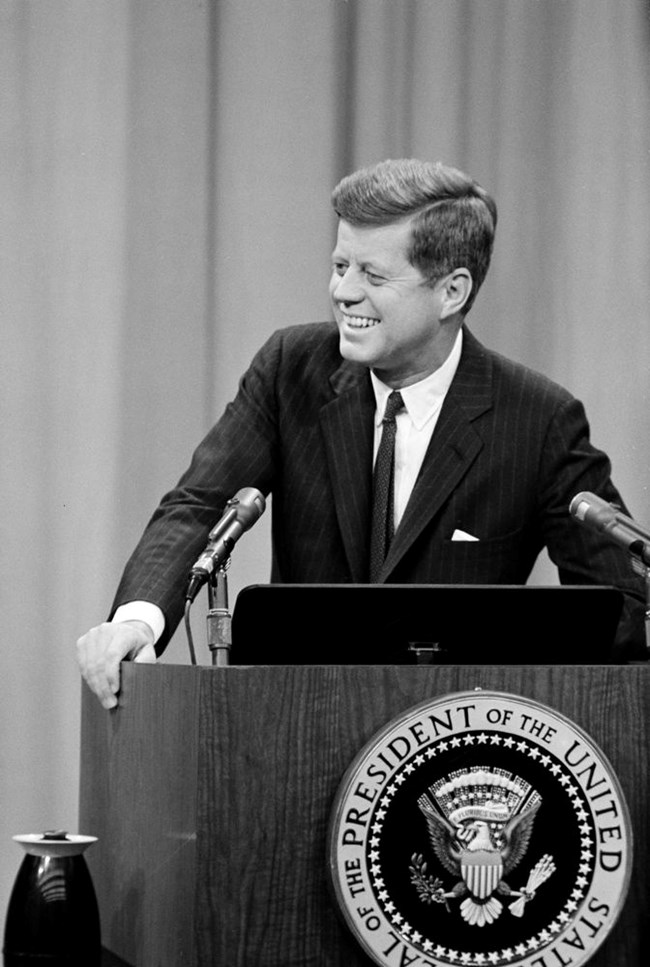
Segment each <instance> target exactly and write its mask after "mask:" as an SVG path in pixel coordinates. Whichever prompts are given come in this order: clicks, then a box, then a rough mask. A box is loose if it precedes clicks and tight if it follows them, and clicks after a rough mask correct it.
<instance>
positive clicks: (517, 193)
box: [0, 0, 650, 917]
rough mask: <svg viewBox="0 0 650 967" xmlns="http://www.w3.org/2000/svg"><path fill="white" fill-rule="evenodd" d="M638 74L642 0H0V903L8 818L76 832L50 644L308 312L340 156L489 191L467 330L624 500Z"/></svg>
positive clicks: (325, 260) (68, 665)
mask: <svg viewBox="0 0 650 967" xmlns="http://www.w3.org/2000/svg"><path fill="white" fill-rule="evenodd" d="M649 73H650V24H649V17H648V10H647V5H646V4H645V3H644V2H642V0H627V2H621V0H213V2H209V0H0V132H1V134H0V137H1V142H0V143H1V149H2V154H1V157H2V162H1V163H0V185H1V190H2V206H1V208H0V212H1V215H0V253H1V265H0V306H1V311H2V326H1V331H2V335H1V337H0V338H1V345H0V360H1V365H2V380H1V381H0V392H1V394H2V397H1V400H0V402H1V405H2V409H1V413H2V416H1V422H0V434H1V436H0V446H1V450H2V463H1V479H0V494H1V497H2V500H1V506H2V510H1V519H0V607H1V609H2V625H1V629H0V630H1V633H2V636H3V640H2V643H1V649H0V653H1V655H2V659H1V660H2V669H1V675H0V681H2V684H3V697H2V702H0V770H1V771H0V917H1V916H2V915H3V914H4V910H5V908H6V903H7V901H8V896H9V890H10V886H11V883H12V882H13V878H14V875H15V872H16V870H17V866H18V863H19V859H20V857H19V854H18V850H17V848H16V847H15V846H14V844H13V843H12V842H11V836H12V834H14V833H19V832H28V831H33V830H39V829H42V828H48V827H52V826H61V827H67V828H70V829H75V828H76V822H77V784H78V752H79V731H78V723H79V699H80V694H81V685H80V681H79V677H78V674H77V669H76V665H75V660H74V641H75V639H76V638H77V636H78V635H79V634H81V633H82V632H84V631H85V630H86V629H87V628H88V627H89V626H90V625H91V624H94V623H97V622H99V621H101V620H103V618H104V616H105V614H106V612H107V609H108V607H109V605H110V601H111V597H112V592H113V589H114V586H115V584H116V582H117V579H118V576H119V573H120V570H121V567H122V564H123V563H124V560H125V558H126V556H127V554H128V553H129V551H130V549H131V547H132V546H133V544H134V542H135V540H136V539H137V537H138V536H139V533H140V531H141V529H142V527H143V526H144V524H145V522H146V520H147V518H148V516H149V513H150V512H151V510H152V508H153V506H154V504H155V503H156V502H157V500H158V498H159V497H160V495H161V494H162V493H163V492H164V491H165V490H166V489H167V488H168V487H169V486H170V485H171V484H172V483H174V482H175V480H176V479H177V477H178V475H179V474H180V472H181V471H182V470H183V469H184V467H185V465H186V463H187V461H188V459H189V456H190V454H191V451H192V449H193V447H194V445H195V444H196V443H197V442H198V439H199V438H200V437H201V436H202V435H203V433H204V432H205V431H206V430H207V428H208V427H209V425H210V424H211V423H212V422H213V420H214V419H215V418H216V416H217V415H218V414H219V412H220V411H221V409H222V408H223V406H224V404H225V403H226V401H227V400H228V399H229V398H230V397H231V396H232V394H233V392H234V390H235V388H236V383H237V379H238V377H239V375H240V374H241V372H242V371H243V369H244V368H245V366H246V364H247V363H248V361H249V360H250V357H251V355H252V353H253V352H254V351H255V349H256V348H257V347H258V346H259V345H260V344H261V342H262V341H263V340H264V339H265V338H266V337H267V336H268V335H269V334H270V333H271V332H272V331H273V330H274V329H276V328H278V327H280V326H284V325H289V324H292V323H301V322H305V321H309V320H317V319H322V318H325V317H327V316H328V314H329V310H328V303H327V296H326V290H327V279H328V274H329V256H330V252H331V247H332V243H333V238H334V231H335V224H334V219H333V216H332V213H331V210H330V206H329V194H330V190H331V188H332V187H333V185H334V183H335V182H336V181H337V180H338V179H339V178H340V177H341V176H342V175H343V174H345V173H347V172H348V171H350V170H352V169H353V168H356V167H358V166H360V165H362V164H366V163H370V162H373V161H376V160H380V159H382V158H386V157H399V156H416V157H423V158H430V159H442V160H444V161H446V162H448V163H450V164H454V165H457V166H459V167H461V168H464V169H466V170H467V171H469V172H470V173H471V174H473V175H474V176H475V177H476V178H477V179H478V180H479V181H480V182H481V183H482V184H483V185H484V186H485V187H486V188H487V189H488V190H489V191H491V192H492V193H493V194H494V195H495V197H496V199H497V203H498V205H499V210H500V224H499V230H498V235H497V247H496V252H495V257H494V262H493V267H492V270H491V273H490V275H489V277H488V281H487V282H486V284H485V288H484V290H483V291H482V293H481V295H480V297H479V299H478V301H477V304H476V306H475V308H474V309H473V310H472V313H471V315H470V323H471V326H472V328H473V330H474V331H475V332H476V334H477V335H478V337H479V338H480V339H483V340H484V341H486V342H487V343H488V344H490V345H492V346H494V347H495V348H497V349H500V350H501V351H503V352H505V353H507V354H509V355H512V356H514V357H515V358H517V359H519V360H521V361H523V362H525V363H527V364H528V365H531V366H533V367H534V368H537V369H541V370H543V371H544V372H546V373H547V374H548V375H550V376H551V377H553V378H555V379H557V380H558V381H560V382H562V383H564V384H565V385H567V386H568V387H569V388H570V389H571V390H572V391H573V392H574V393H575V394H576V395H578V396H579V397H581V398H582V399H583V400H584V401H585V403H586V406H587V410H588V413H589V415H590V417H591V425H592V434H593V439H594V440H595V442H596V443H597V444H598V445H600V446H602V447H604V448H605V449H606V450H608V451H609V453H610V455H611V457H612V459H613V462H614V476H615V480H616V481H617V483H618V485H619V486H620V488H621V489H622V490H623V492H624V494H625V496H626V498H627V500H628V503H629V506H630V510H631V512H632V513H633V515H634V516H635V517H637V519H639V520H640V521H641V522H645V523H646V524H649V525H650V495H649V491H648V484H647V477H648V473H649V472H650V432H649V431H650V426H649V423H650V416H649V413H650V407H649V403H650V391H649V378H648V365H649V363H650V335H649V325H648V307H649V306H650V264H649V263H650V238H649V231H650V229H649V226H650V218H649V215H650V204H649V202H650V154H649V150H650V130H649V127H650V125H649V118H650V78H649ZM269 517H270V515H269V514H267V515H265V518H264V519H263V520H262V521H261V522H260V524H259V525H258V526H257V527H256V529H255V531H253V532H251V534H249V535H247V536H246V538H244V539H243V540H242V542H241V544H240V545H239V546H238V548H237V552H236V556H235V558H234V560H233V565H232V568H231V571H230V587H231V596H233V595H234V594H236V591H237V589H238V588H239V587H241V586H243V585H244V584H248V583H254V582H256V581H265V580H267V577H268V568H269V560H270V555H269V549H268V544H269ZM548 574H549V572H548V570H547V569H546V566H545V565H544V563H542V564H541V566H540V570H539V573H538V577H537V579H538V580H551V579H552V578H549V577H548ZM195 621H196V635H197V638H198V651H199V656H200V660H202V661H203V662H205V663H208V662H209V658H208V655H207V654H206V650H207V649H204V648H202V647H201V645H202V642H203V641H204V637H203V631H204V629H203V623H202V622H203V612H202V603H201V602H200V601H199V602H197V605H195ZM169 660H171V661H176V662H185V661H187V654H186V647H185V642H184V638H183V635H182V634H180V635H177V637H176V640H175V642H174V643H173V644H172V645H171V647H170V650H169ZM84 832H87V833H88V832H92V830H84Z"/></svg>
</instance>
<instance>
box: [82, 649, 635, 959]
mask: <svg viewBox="0 0 650 967" xmlns="http://www.w3.org/2000/svg"><path fill="white" fill-rule="evenodd" d="M474 688H483V689H494V690H497V691H505V692H510V693H513V694H516V695H521V696H524V697H528V698H532V699H534V700H536V701H538V702H541V703H543V704H545V705H548V706H550V707H551V708H553V709H554V710H556V711H558V712H560V713H562V714H563V715H565V716H567V717H568V718H569V719H570V720H571V721H573V722H574V723H575V724H576V725H578V726H580V727H581V728H582V729H584V730H585V731H586V732H587V733H588V734H589V735H590V736H591V738H592V739H593V740H594V741H595V742H596V743H597V745H599V746H600V748H601V749H602V750H603V752H604V753H605V755H606V756H607V757H608V758H609V760H610V762H611V764H612V767H613V769H614V771H615V772H616V774H617V776H618V778H619V780H620V783H621V786H622V788H623V792H624V795H625V797H626V799H627V803H628V806H629V809H630V815H631V820H632V826H633V831H634V838H635V862H634V869H633V875H632V881H631V886H630V891H629V895H628V899H627V902H626V904H625V906H624V909H623V911H622V913H621V916H620V918H619V921H618V922H617V924H616V925H615V927H614V928H613V930H612V932H611V934H610V936H609V938H608V939H607V941H606V942H605V944H604V945H603V947H602V948H601V949H600V950H599V951H598V952H597V953H596V954H595V956H594V957H593V959H592V961H591V964H592V965H593V967H636V965H641V964H644V963H645V962H646V956H647V954H648V942H649V938H650V930H649V921H648V912H647V908H648V896H649V895H650V889H649V888H650V877H649V875H648V858H649V854H648V848H649V844H648V833H647V825H648V802H649V799H650V796H649V789H648V769H647V759H648V750H649V748H650V669H649V668H648V667H647V666H626V667H621V666H606V667H589V666H581V667H564V668H562V667H551V666H543V667H540V666H537V667H518V666H517V667H513V666H509V667H507V668H505V667H504V668H499V667H458V666H454V667H447V666H441V667H397V666H391V667H366V666H364V667H359V666H352V667H342V666H338V667H326V666H318V667H254V668H253V667H251V668H237V667H230V668H207V667H198V668H191V667H188V666H169V665H159V666H146V665H128V664H127V665H125V666H124V667H123V692H122V697H121V705H120V708H119V709H118V710H117V711H115V712H111V713H107V712H105V711H104V710H103V709H101V707H100V706H99V704H98V703H97V702H96V700H95V699H94V698H93V697H92V696H91V695H90V694H89V693H88V694H84V701H83V722H82V785H81V827H80V828H82V829H83V831H84V832H87V833H92V834H94V835H97V836H99V837H100V841H99V842H98V843H97V844H96V845H95V846H94V847H93V848H92V850H91V851H89V853H88V862H89V867H90V869H91V873H92V876H93V879H94V881H95V885H96V889H97V893H98V899H99V903H100V912H101V915H102V927H103V942H104V944H105V946H106V947H108V948H109V949H110V950H113V951H114V952H115V953H116V954H118V955H119V956H121V957H122V958H123V959H124V960H126V961H127V963H128V964H131V965H133V967H182V965H185V964H187V965H191V967H217V965H224V967H368V965H369V963H370V962H369V960H368V958H367V957H366V956H365V955H364V954H363V952H362V951H361V949H360V948H359V947H358V945H357V943H356V941H355V940H354V939H353V938H352V937H351V936H350V935H349V934H348V931H347V928H346V927H345V926H344V925H343V923H342V922H341V919H340V917H339V914H338V911H337V908H336V904H335V902H334V900H333V899H332V897H331V895H330V892H329V886H328V876H327V857H326V836H327V826H328V822H329V819H330V815H331V810H332V804H333V800H334V797H335V795H336V792H337V789H338V787H339V784H340V782H341V779H342V777H343V775H344V773H345V771H346V769H347V768H348V766H349V765H350V763H351V762H352V761H353V759H354V758H355V756H356V755H357V753H358V752H359V751H360V750H361V748H362V747H363V746H364V745H365V744H366V743H367V742H368V741H369V740H370V739H371V738H372V736H373V735H374V734H375V733H376V732H377V731H378V730H380V729H381V728H383V727H384V726H385V725H386V723H387V722H389V721H390V720H391V719H393V718H395V717H396V716H397V715H399V714H400V713H401V712H404V711H406V710H407V709H409V708H411V707H412V706H414V705H416V704H418V703H419V702H422V701H425V700H427V699H430V698H434V697H437V696H441V695H445V694H449V693H453V692H457V691H465V690H468V689H474Z"/></svg>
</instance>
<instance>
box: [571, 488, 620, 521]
mask: <svg viewBox="0 0 650 967" xmlns="http://www.w3.org/2000/svg"><path fill="white" fill-rule="evenodd" d="M569 513H570V514H571V515H572V516H573V517H575V518H576V520H579V521H581V522H582V523H583V524H591V526H592V527H597V528H600V529H601V530H605V529H606V528H608V527H610V526H611V525H613V524H615V523H616V519H617V517H616V514H617V508H616V507H614V506H613V505H612V504H609V503H608V502H607V501H606V500H603V498H602V497H598V496H597V495H596V494H590V493H588V492H583V493H579V494H576V495H575V497H574V498H573V500H572V501H571V503H570V504H569Z"/></svg>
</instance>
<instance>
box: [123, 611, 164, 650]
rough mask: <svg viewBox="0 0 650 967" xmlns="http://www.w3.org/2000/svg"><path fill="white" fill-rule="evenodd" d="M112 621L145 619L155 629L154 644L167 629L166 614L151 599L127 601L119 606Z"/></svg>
mask: <svg viewBox="0 0 650 967" xmlns="http://www.w3.org/2000/svg"><path fill="white" fill-rule="evenodd" d="M111 621H144V622H145V624H148V625H149V627H150V628H151V630H152V631H153V640H154V644H155V643H156V642H157V641H158V639H159V638H160V636H161V635H162V633H163V631H164V630H165V616H164V614H163V613H162V611H161V610H160V608H159V607H158V605H157V604H152V603H151V601H127V603H126V604H121V605H120V606H119V608H117V610H116V611H115V614H114V615H113V617H112V618H111Z"/></svg>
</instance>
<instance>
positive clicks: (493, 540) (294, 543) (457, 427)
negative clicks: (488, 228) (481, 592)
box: [115, 323, 643, 651]
mask: <svg viewBox="0 0 650 967" xmlns="http://www.w3.org/2000/svg"><path fill="white" fill-rule="evenodd" d="M374 408H375V402H374V396H373V392H372V388H371V383H370V379H369V375H368V371H367V369H366V368H365V367H363V366H360V365H358V364H355V363H350V362H347V361H344V360H342V359H341V357H340V355H339V352H338V336H337V330H336V326H335V325H334V324H333V323H322V324H320V323H319V324H311V325H306V326H296V327H292V328H289V329H285V330H282V331H280V332H277V333H275V334H274V335H273V336H272V337H271V338H270V339H269V341H268V342H267V343H266V345H265V346H264V347H263V348H262V349H261V350H260V352H259V353H258V354H257V355H256V357H255V359H254V360H253V362H252V364H251V366H250V368H249V370H248V371H247V373H246V374H245V376H244V377H243V379H242V382H241V385H240V389H239V392H238V394H237V397H236V398H235V400H234V401H233V402H232V403H230V404H229V405H228V407H227V408H226V411H225V413H224V415H223V416H222V418H221V419H220V420H219V422H218V423H217V424H216V425H215V426H214V427H213V429H212V430H211V431H210V432H209V433H208V435H207V436H206V437H205V439H204V440H203V442H202V443H201V444H200V445H199V447H198V448H197V450H196V452H195V454H194V457H193V459H192V463H191V465H190V467H189V469H188V470H187V472H186V473H185V474H184V476H183V477H182V478H181V480H180V481H179V484H178V486H177V487H176V488H175V489H174V490H172V491H171V492H170V493H168V494H167V495H166V496H165V497H164V498H163V500H162V502H161V504H160V506H159V508H158V509H157V511H156V512H155V514H154V516H153V518H152V520H151V522H150V523H149V525H148V527H147V529H146V531H145V533H144V535H143V537H142V539H141V541H140V543H139V545H138V547H137V548H136V550H135V552H134V554H133V556H132V558H131V560H130V561H129V563H128V565H127V568H126V570H125V573H124V576H123V578H122V582H121V584H120V587H119V589H118V592H117V596H116V601H115V606H117V605H118V604H121V603H124V602H126V601H129V600H133V599H145V600H149V601H153V602H155V603H156V604H158V605H159V606H160V607H161V608H162V610H163V611H164V613H165V615H166V619H167V632H166V634H165V636H164V638H163V639H162V640H161V642H160V643H159V646H158V650H159V651H160V650H161V649H162V648H164V646H165V645H166V643H167V640H168V637H169V634H170V633H171V632H172V630H173V629H174V628H175V626H176V624H177V623H178V621H179V619H180V617H181V614H182V607H183V593H184V591H185V587H186V582H187V575H188V572H189V570H190V568H191V566H192V564H193V562H194V561H195V559H196V558H197V557H198V555H199V554H200V552H201V551H202V550H203V547H204V546H205V542H206V538H207V534H208V531H209V529H210V528H211V527H212V526H213V525H214V523H215V522H216V520H218V518H219V516H220V515H221V513H222V511H223V508H224V505H225V502H226V501H227V500H228V499H229V498H230V497H232V495H233V494H235V493H236V492H237V490H239V489H240V488H241V487H246V486H251V487H257V488H259V489H260V490H261V491H262V492H264V493H265V494H268V493H269V492H272V494H273V502H272V506H273V573H272V580H273V581H281V582H287V583H291V582H301V583H319V582H326V583H330V582H332V583H347V582H364V581H365V580H367V534H368V526H369V507H370V489H371V462H372V445H373V414H374ZM588 434H589V430H588V425H587V421H586V417H585V414H584V410H583V407H582V405H581V404H580V403H579V402H578V401H577V400H575V399H574V398H573V397H572V396H571V395H570V394H569V393H568V392H566V391H565V390H564V389H562V388H561V387H559V386H557V385H556V384H555V383H552V382H551V381H550V380H548V379H546V378H545V377H543V376H541V375H539V374H537V373H534V372H532V371H531V370H528V369H526V368H525V367H523V366H521V365H518V364H516V363H513V362H511V361H509V360H507V359H505V358H504V357H502V356H499V355H498V354H496V353H493V352H491V351H488V350H486V349H485V348H484V347H482V346H481V344H480V343H479V342H478V341H477V340H476V339H475V338H474V336H472V334H471V333H469V332H468V331H465V336H464V346H463V353H462V358H461V361H460V364H459V367H458V370H457V373H456V376H455V378H454V381H453V383H452V386H451V388H450V390H449V393H448V395H447V398H446V400H445V402H444V405H443V408H442V411H441V413H440V417H439V420H438V424H437V426H436V429H435V432H434V435H433V438H432V440H431V444H430V446H429V449H428V452H427V455H426V458H425V461H424V464H423V467H422V470H421V473H420V476H419V478H418V481H417V483H416V486H415V488H414V491H413V494H412V497H411V500H410V502H409V504H408V506H407V508H406V511H405V514H404V517H403V519H402V522H401V524H400V526H399V528H398V530H397V533H396V535H395V538H394V541H393V543H392V545H391V549H390V552H389V555H388V557H387V559H386V563H385V567H384V570H383V574H382V577H381V579H382V580H384V581H386V582H392V583H423V584H427V583H434V584H438V583H440V584H472V583H483V584H493V583H500V584H524V583H525V582H526V579H527V577H528V575H529V573H530V570H531V568H532V566H533V564H534V562H535V559H536V557H537V555H538V553H539V551H540V549H541V548H542V547H543V546H544V545H546V546H547V547H548V550H549V554H550V556H551V558H552V560H553V561H554V562H555V564H556V565H557V567H558V570H559V574H560V579H561V581H562V582H563V583H575V584H592V583H596V584H615V585H616V586H618V587H620V588H622V589H623V590H624V591H625V592H626V610H625V617H624V622H623V624H622V626H621V629H620V637H621V638H622V639H628V640H629V639H630V638H631V637H635V636H636V639H637V642H638V644H639V645H641V644H642V638H641V637H640V635H641V634H642V602H643V587H642V584H641V582H640V580H639V579H637V578H636V576H635V575H634V574H633V572H632V569H631V567H630V564H629V561H628V559H627V555H626V553H625V552H624V551H621V550H619V549H618V548H617V547H616V546H614V545H613V544H612V543H611V542H610V541H608V540H606V539H602V538H601V537H600V536H599V535H596V534H592V533H591V532H589V531H587V530H586V529H584V528H582V527H580V526H578V525H576V524H575V522H573V521H572V520H571V519H570V517H569V514H568V505H569V502H570V500H571V498H572V497H573V496H574V495H575V494H576V493H578V492H579V491H582V490H587V491H592V492H595V493H598V494H600V495H601V496H602V497H603V498H605V499H606V500H610V501H611V500H614V501H620V497H619V495H618V493H617V491H616V490H615V489H614V487H613V485H612V483H611V481H610V465H609V462H608V460H607V457H606V456H605V455H604V454H603V453H601V452H600V451H598V450H596V449H594V448H593V447H592V446H591V444H590V442H589V438H588ZM456 528H459V529H462V530H464V531H467V532H469V533H470V534H473V535H475V536H476V537H478V538H479V540H478V541H476V542H459V541H451V540H450V538H451V536H452V533H453V532H454V530H455V529H456ZM632 627H633V628H634V631H632V630H631V629H632Z"/></svg>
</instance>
